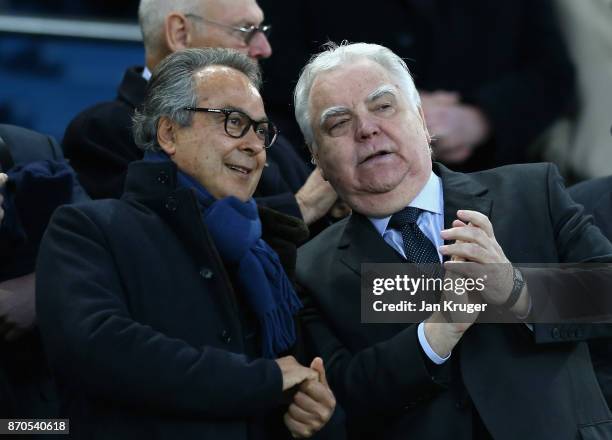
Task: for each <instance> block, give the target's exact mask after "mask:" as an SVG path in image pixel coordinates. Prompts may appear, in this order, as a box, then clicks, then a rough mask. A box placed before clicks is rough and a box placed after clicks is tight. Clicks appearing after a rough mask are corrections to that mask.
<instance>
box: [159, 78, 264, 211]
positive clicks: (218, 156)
mask: <svg viewBox="0 0 612 440" xmlns="http://www.w3.org/2000/svg"><path fill="white" fill-rule="evenodd" d="M195 81H196V84H197V86H196V90H197V92H198V97H199V99H198V104H197V106H198V107H206V108H214V109H235V110H240V111H242V112H244V113H246V114H247V115H248V116H250V117H251V119H253V120H256V121H259V120H263V119H266V114H265V112H264V106H263V102H262V100H261V96H260V95H259V92H258V91H257V89H256V88H255V87H254V86H253V85H252V84H251V83H250V82H249V80H248V78H247V77H246V76H245V75H244V74H242V73H241V72H239V71H237V70H235V69H232V68H229V67H224V66H211V67H207V68H205V69H203V70H201V71H200V72H198V73H196V75H195ZM228 123H229V124H231V123H232V121H231V120H230V121H228ZM224 124H225V115H223V114H218V113H206V112H197V113H193V121H192V124H191V126H189V127H180V126H179V125H178V124H176V123H175V122H173V121H170V120H169V119H168V118H162V120H161V121H160V124H159V127H158V142H159V144H160V146H161V147H162V149H163V150H164V151H165V152H166V153H167V154H168V155H169V156H170V157H171V158H172V160H173V161H174V162H175V163H176V164H177V166H178V167H179V168H180V169H181V170H182V171H183V172H185V173H187V174H189V175H190V176H191V177H193V178H194V179H196V180H197V181H198V182H199V183H201V184H202V185H203V186H204V188H206V189H207V190H208V192H210V193H211V194H212V195H213V196H214V197H215V198H217V199H221V198H223V197H228V196H235V197H237V198H239V199H240V200H242V201H246V200H248V199H249V198H250V197H252V195H253V193H254V192H255V188H256V187H257V183H258V182H259V178H260V176H261V172H262V169H263V166H264V164H265V162H266V153H265V150H264V143H263V141H262V140H261V139H260V138H259V137H258V136H257V135H256V134H255V131H253V129H252V128H249V130H248V131H247V133H246V135H245V136H244V137H241V138H238V139H236V138H233V137H231V136H229V135H228V134H227V133H226V131H225V125H224Z"/></svg>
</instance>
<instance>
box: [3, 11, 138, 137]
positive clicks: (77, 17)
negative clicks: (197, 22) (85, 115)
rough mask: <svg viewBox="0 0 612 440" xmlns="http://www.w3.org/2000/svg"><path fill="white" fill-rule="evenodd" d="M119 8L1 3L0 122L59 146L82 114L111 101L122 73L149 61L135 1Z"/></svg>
mask: <svg viewBox="0 0 612 440" xmlns="http://www.w3.org/2000/svg"><path fill="white" fill-rule="evenodd" d="M60 3H61V5H60ZM84 4H87V5H88V6H84ZM122 4H123V6H121V5H118V4H115V5H113V2H108V1H107V2H104V3H102V2H53V1H51V2H50V1H46V2H36V1H25V2H24V1H20V2H6V1H4V2H3V1H2V0H0V122H2V123H10V124H16V125H21V126H24V127H28V128H31V129H34V130H37V131H40V132H43V133H47V134H51V135H53V136H55V137H56V139H58V141H61V139H62V137H63V134H64V130H65V127H66V125H67V124H68V122H69V121H70V120H71V119H72V118H73V117H74V116H75V115H76V114H77V113H78V112H79V111H81V110H83V109H84V108H85V107H88V106H90V105H92V104H94V103H96V102H99V101H102V100H111V99H113V98H114V97H115V95H116V88H117V86H118V84H119V82H120V81H121V78H122V76H123V72H124V70H125V68H126V67H127V66H131V65H136V64H139V65H142V63H143V61H144V60H143V58H144V54H143V49H142V45H141V43H140V41H139V40H140V34H139V32H138V28H137V23H136V21H135V18H134V17H136V8H137V4H138V2H137V1H136V2H132V3H131V5H130V6H129V7H128V6H126V2H122ZM125 17H132V20H131V21H125ZM93 28H96V29H106V31H107V32H95V35H96V37H95V38H93V37H90V36H88V34H89V33H91V34H93V33H94V32H89V33H88V30H91V29H93Z"/></svg>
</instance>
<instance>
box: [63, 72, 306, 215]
mask: <svg viewBox="0 0 612 440" xmlns="http://www.w3.org/2000/svg"><path fill="white" fill-rule="evenodd" d="M146 86H147V82H146V81H145V79H144V78H143V77H142V67H132V68H130V69H128V70H127V71H126V72H125V75H124V77H123V81H122V82H121V85H120V86H119V90H118V93H117V98H116V99H115V100H114V101H109V102H103V103H100V104H97V105H95V106H93V107H90V108H88V109H86V110H84V111H83V112H81V113H80V114H79V115H77V116H76V117H75V118H74V120H73V121H72V122H71V123H70V125H69V126H68V128H67V129H66V133H65V134H64V140H63V147H64V152H65V154H66V157H67V158H69V159H70V163H71V165H72V167H73V168H74V169H75V170H76V171H77V173H78V176H79V179H80V180H81V182H82V184H83V186H84V187H85V189H86V190H87V192H88V193H89V195H90V196H91V197H92V198H94V199H101V198H119V197H120V196H121V194H122V193H123V185H124V181H125V175H126V172H127V166H128V164H129V163H130V162H133V161H135V160H139V159H142V156H143V152H142V151H141V150H140V149H139V148H138V147H137V146H136V144H135V143H134V139H133V137H132V131H131V127H132V116H133V114H134V110H135V108H136V107H138V106H139V105H140V104H141V103H142V102H143V100H144V95H145V90H146ZM266 153H267V155H268V156H267V157H268V160H267V165H266V167H265V168H264V171H263V173H262V177H261V180H260V182H259V185H258V187H257V191H256V193H255V197H256V199H257V203H258V204H259V205H263V206H268V207H270V208H273V209H275V210H277V211H280V212H284V213H286V214H289V215H293V216H294V217H301V213H300V211H299V208H298V206H297V203H296V201H295V197H294V195H293V194H294V193H295V192H297V190H298V189H299V188H300V187H301V186H302V185H303V184H304V182H305V181H306V179H307V178H308V175H309V174H310V170H309V169H308V166H307V165H306V164H305V163H304V162H303V161H302V159H301V158H299V157H298V155H297V154H296V152H295V150H294V148H293V146H292V145H291V144H289V143H288V142H287V140H286V139H284V138H283V137H282V136H281V137H279V139H277V141H276V143H275V144H274V146H272V148H270V149H269V150H267V151H266Z"/></svg>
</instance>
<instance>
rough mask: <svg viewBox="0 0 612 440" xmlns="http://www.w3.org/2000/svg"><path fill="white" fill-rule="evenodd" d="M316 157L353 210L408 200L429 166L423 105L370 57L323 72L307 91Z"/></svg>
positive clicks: (372, 212) (370, 210)
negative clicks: (415, 104) (416, 106)
mask: <svg viewBox="0 0 612 440" xmlns="http://www.w3.org/2000/svg"><path fill="white" fill-rule="evenodd" d="M309 102H310V120H311V125H312V129H313V132H314V139H315V142H316V144H317V147H315V150H314V152H313V156H314V159H315V160H316V162H317V164H318V165H319V166H320V167H321V170H322V171H323V175H324V177H325V178H326V179H327V180H328V181H329V182H330V183H331V184H332V186H333V187H334V188H335V189H336V191H337V192H338V195H339V196H340V197H341V198H342V199H343V200H344V201H346V202H347V203H348V204H349V205H350V206H351V208H353V210H355V211H357V212H360V213H362V214H364V215H368V216H373V217H384V216H387V215H390V214H392V213H394V212H396V211H398V210H400V209H401V208H403V207H405V206H407V205H408V204H409V203H410V202H411V201H412V199H414V197H415V196H416V195H417V194H418V193H419V192H420V191H421V189H422V188H423V186H424V185H425V183H426V182H427V179H428V178H429V175H430V173H431V157H430V150H429V140H430V139H429V134H428V133H427V128H426V126H425V121H424V118H423V115H422V112H420V111H419V112H417V111H415V110H414V109H413V108H412V106H411V105H410V103H409V102H408V101H407V100H406V99H405V98H404V97H403V95H402V92H401V91H400V88H399V84H398V81H396V80H395V79H394V78H393V77H392V76H391V75H390V74H389V73H388V72H387V71H386V70H385V69H384V68H383V67H382V66H380V65H379V64H377V63H375V62H373V61H369V60H365V59H364V60H359V61H357V62H354V63H351V64H348V65H345V66H342V67H339V68H336V69H333V70H330V71H328V72H324V73H321V74H319V75H318V76H317V78H316V79H315V82H314V84H313V86H312V89H311V91H310V101H309Z"/></svg>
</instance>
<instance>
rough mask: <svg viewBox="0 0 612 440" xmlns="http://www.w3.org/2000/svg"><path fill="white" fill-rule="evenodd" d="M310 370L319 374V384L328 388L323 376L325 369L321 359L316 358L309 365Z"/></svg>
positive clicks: (325, 378)
mask: <svg viewBox="0 0 612 440" xmlns="http://www.w3.org/2000/svg"><path fill="white" fill-rule="evenodd" d="M310 368H312V369H313V370H315V371H316V372H317V373H319V382H321V383H322V384H323V385H325V386H326V387H329V384H328V383H327V376H326V375H325V367H324V366H323V359H321V358H320V357H316V358H314V359H313V360H312V362H311V363H310Z"/></svg>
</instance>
